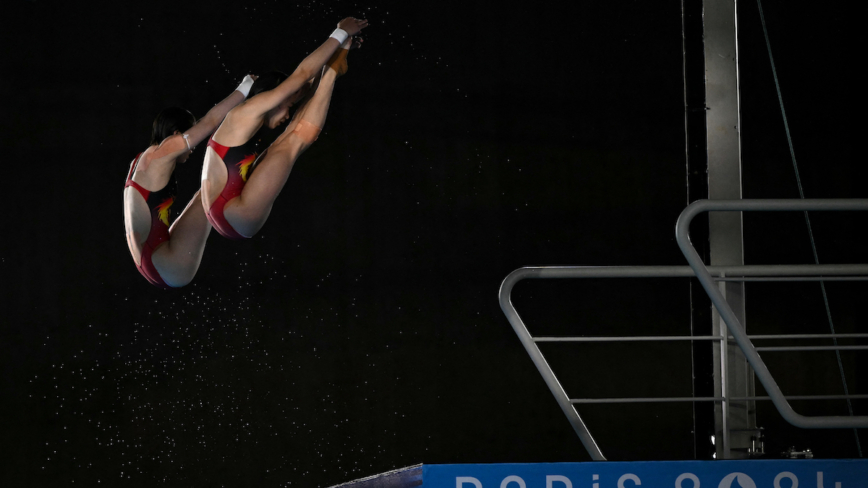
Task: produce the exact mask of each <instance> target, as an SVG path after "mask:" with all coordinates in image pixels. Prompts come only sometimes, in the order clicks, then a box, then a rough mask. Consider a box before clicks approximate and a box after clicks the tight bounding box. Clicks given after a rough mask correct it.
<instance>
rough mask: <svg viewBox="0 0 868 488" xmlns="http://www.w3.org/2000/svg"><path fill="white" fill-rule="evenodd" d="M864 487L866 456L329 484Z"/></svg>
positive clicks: (537, 468) (574, 467) (471, 468)
mask: <svg viewBox="0 0 868 488" xmlns="http://www.w3.org/2000/svg"><path fill="white" fill-rule="evenodd" d="M417 486H421V487H424V488H633V487H636V486H641V487H643V488H664V487H665V488H700V487H702V488H798V487H802V488H814V487H817V488H868V460H864V459H852V460H851V459H828V460H823V459H779V460H775V459H770V460H733V461H637V462H584V463H537V464H418V465H415V466H409V467H406V468H402V469H397V470H394V471H389V472H387V473H383V474H380V475H375V476H370V477H367V478H363V479H359V480H356V481H350V482H348V483H344V484H341V485H336V486H334V487H332V488H411V487H417Z"/></svg>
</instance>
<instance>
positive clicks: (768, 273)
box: [499, 200, 868, 461]
mask: <svg viewBox="0 0 868 488" xmlns="http://www.w3.org/2000/svg"><path fill="white" fill-rule="evenodd" d="M718 210H722V211H756V210H765V211H783V210H793V211H806V210H862V211H864V210H868V200H700V201H698V202H695V203H693V204H691V205H690V206H688V207H687V208H686V209H685V210H684V212H682V214H681V216H680V217H679V219H678V224H677V226H676V234H677V239H678V243H679V246H681V249H682V252H684V254H685V256H686V257H687V259H688V262H689V263H690V266H613V267H592V266H563V267H525V268H519V269H517V270H515V271H513V272H512V273H510V274H509V275H508V276H507V277H506V278H505V279H504V280H503V283H502V284H501V287H500V295H499V299H500V306H501V309H502V310H503V312H504V314H505V315H506V318H507V320H509V323H510V325H512V328H513V330H514V331H515V333H516V334H517V335H518V337H519V339H520V340H521V343H522V345H523V346H524V348H525V350H526V351H527V352H528V355H529V356H530V357H531V360H532V361H533V362H534V364H535V366H536V367H537V370H538V371H539V372H540V375H542V377H543V379H544V380H545V382H546V385H548V387H549V390H550V391H551V392H552V394H553V395H554V397H555V399H556V400H557V402H558V404H559V405H560V407H561V409H562V410H563V412H564V414H565V415H566V416H567V419H568V420H569V422H570V424H571V425H572V426H573V429H574V430H575V431H576V434H578V436H579V439H580V440H581V442H582V444H583V445H584V446H585V449H586V450H587V451H588V453H589V454H590V456H591V458H592V459H594V460H598V461H603V460H605V459H606V458H605V456H604V455H603V453H602V451H601V450H600V448H599V446H598V445H597V443H596V441H595V440H594V438H593V436H592V435H591V433H590V431H589V430H588V427H587V425H585V423H584V421H583V420H582V418H581V416H580V415H579V413H578V411H577V410H576V408H575V406H574V405H576V404H587V403H639V402H676V401H693V402H696V401H712V402H715V403H716V404H724V405H725V404H728V403H736V402H739V403H746V402H753V401H756V400H771V401H772V402H773V403H774V405H775V406H776V407H777V408H778V410H779V411H780V412H781V415H782V416H783V417H784V418H785V419H786V420H787V421H789V422H790V423H792V424H793V425H796V426H799V427H806V428H842V427H854V428H856V427H868V417H805V416H802V415H799V414H797V413H796V412H794V411H793V410H792V408H791V407H790V406H789V403H788V401H787V400H788V399H793V400H795V399H799V400H805V399H817V400H820V399H839V398H840V399H845V398H850V399H856V398H868V395H817V396H791V397H785V396H784V395H783V394H782V393H781V391H780V388H778V386H777V383H776V382H775V381H774V378H772V376H771V374H770V373H769V372H768V369H767V368H766V367H765V364H764V363H763V362H762V359H760V357H759V355H758V353H757V351H759V350H766V351H770V352H771V351H786V350H806V349H813V350H818V349H819V348H822V349H823V350H825V349H859V350H864V349H868V347H866V346H832V347H829V346H806V347H795V346H791V347H783V348H756V347H754V345H753V343H752V342H751V339H755V340H763V339H818V338H828V337H833V336H837V337H843V336H846V337H851V338H855V337H858V338H868V334H846V335H842V334H790V335H757V336H749V335H747V334H746V333H745V332H744V329H743V328H742V327H741V324H740V323H739V322H738V317H737V316H736V314H735V313H734V312H733V310H732V308H731V307H730V305H729V304H728V303H727V301H726V299H725V298H724V296H723V293H722V292H721V291H720V289H719V284H720V283H730V282H744V281H751V280H754V279H762V280H774V281H803V280H812V281H813V280H822V281H834V280H868V264H846V265H844V264H830V265H739V266H708V267H706V266H705V264H704V263H703V262H702V260H701V259H700V258H699V255H698V254H697V253H696V250H695V249H694V248H693V246H692V245H691V244H690V239H689V234H688V229H689V225H690V221H691V220H693V218H694V217H695V216H696V215H697V214H699V213H702V212H708V211H718ZM693 276H696V277H697V278H699V280H700V282H701V284H702V286H703V288H704V289H705V290H706V292H707V293H708V294H709V297H710V298H711V300H712V303H714V306H715V308H717V310H718V311H719V312H720V315H721V317H722V318H723V320H724V322H725V324H726V326H727V328H728V329H729V330H730V334H731V335H730V334H727V335H724V336H719V335H711V336H662V337H661V336H633V337H533V336H532V335H531V334H530V332H529V331H528V330H527V327H526V326H525V324H524V322H523V321H522V319H521V317H520V316H519V315H518V312H517V311H516V309H515V307H514V306H513V304H512V301H511V298H510V297H511V293H512V289H513V287H514V286H515V285H516V283H518V282H519V281H521V280H524V279H529V278H531V279H554V278H557V279H564V278H667V277H673V278H674V277H693ZM731 339H732V340H734V341H735V344H736V347H738V348H739V349H740V351H742V352H743V354H744V355H745V357H746V358H747V360H748V361H749V362H750V365H751V366H752V367H753V368H754V369H756V374H757V377H758V378H759V379H760V382H761V383H762V384H763V386H764V387H765V388H766V390H767V391H768V392H769V396H762V397H758V396H756V395H754V394H750V395H744V394H741V393H738V392H732V391H731V390H729V389H728V388H726V387H725V385H726V384H727V383H725V382H723V383H722V385H724V387H722V389H721V390H720V394H719V396H714V397H701V398H696V397H686V398H684V397H678V398H601V399H571V398H570V397H569V396H568V395H567V393H566V392H565V391H564V389H563V387H562V386H561V384H560V382H559V381H558V379H557V377H556V376H555V374H554V372H552V369H551V367H550V366H549V365H548V362H547V361H546V360H545V358H544V357H543V355H542V353H541V352H540V350H539V347H538V346H537V343H538V342H603V341H606V342H637V341H713V342H718V343H721V344H724V343H729V342H730V340H731ZM719 368H720V370H722V371H726V369H727V364H726V363H723V362H722V363H721V364H720V365H719ZM726 442H729V439H728V438H727V437H724V438H722V443H726ZM730 448H731V446H729V445H727V446H724V451H725V452H728V451H730Z"/></svg>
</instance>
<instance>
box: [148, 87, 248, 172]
mask: <svg viewBox="0 0 868 488" xmlns="http://www.w3.org/2000/svg"><path fill="white" fill-rule="evenodd" d="M256 78H257V76H254V75H247V76H245V77H244V80H242V81H241V84H240V85H238V88H236V89H235V91H233V92H232V93H231V94H230V95H229V96H228V97H226V98H224V99H223V100H222V101H221V102H220V103H218V104H217V105H214V106H213V107H212V108H211V110H209V111H208V113H207V114H205V116H204V117H202V118H201V119H199V121H198V122H196V124H194V125H193V127H190V128H189V129H188V130H187V131H186V132H185V133H184V134H176V135H173V136H169V137H167V138H166V139H165V140H163V142H161V143H160V146H159V147H158V148H157V150H156V151H154V152H153V154H151V156H150V159H151V160H154V159H160V158H166V157H168V158H169V159H175V158H178V157H180V156H181V155H183V154H184V153H186V152H189V151H192V150H193V149H195V148H196V146H198V145H199V143H200V142H202V141H204V140H205V139H207V138H208V136H210V135H211V133H212V132H214V131H215V130H216V129H217V126H219V125H220V123H221V122H223V118H225V117H226V114H228V113H229V111H230V110H232V109H233V108H235V106H236V105H238V104H239V103H241V102H243V101H244V99H245V98H246V97H247V93H248V92H250V87H251V86H252V85H253V82H254V81H255V80H256Z"/></svg>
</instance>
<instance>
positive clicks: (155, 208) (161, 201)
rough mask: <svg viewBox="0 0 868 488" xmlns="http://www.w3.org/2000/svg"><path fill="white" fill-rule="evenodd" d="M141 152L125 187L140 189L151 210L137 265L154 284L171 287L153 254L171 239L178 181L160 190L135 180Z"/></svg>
mask: <svg viewBox="0 0 868 488" xmlns="http://www.w3.org/2000/svg"><path fill="white" fill-rule="evenodd" d="M141 156H142V155H141V153H140V154H139V155H138V156H136V159H134V160H133V163H132V165H131V166H130V174H128V175H127V183H126V184H125V185H124V188H126V187H128V186H131V187H133V188H135V189H136V190H138V191H139V193H140V194H141V195H142V197H143V198H144V199H145V203H147V204H148V209H149V210H150V212H151V231H150V232H148V238H147V240H145V243H144V244H143V245H142V256H141V258H140V259H139V264H137V265H136V268H138V270H139V273H142V276H144V277H145V279H147V280H148V281H149V282H150V283H151V284H152V285H154V286H158V287H160V288H171V287H170V286H169V285H167V284H166V282H165V281H163V278H162V277H160V273H159V272H158V271H157V268H155V267H154V263H153V262H152V261H151V254H153V253H154V250H155V249H157V246H159V245H160V244H162V243H164V242H166V241H168V240H169V218H170V213H169V210H170V209H171V207H172V204H173V203H174V202H175V194H176V190H177V182H176V180H175V179H174V178H172V179H170V180H169V183H168V184H167V185H166V186H165V187H164V188H163V189H162V190H159V191H148V190H145V189H144V188H142V187H141V185H139V184H138V183H136V182H135V181H133V174H134V173H135V172H136V166H138V164H139V158H140V157H141Z"/></svg>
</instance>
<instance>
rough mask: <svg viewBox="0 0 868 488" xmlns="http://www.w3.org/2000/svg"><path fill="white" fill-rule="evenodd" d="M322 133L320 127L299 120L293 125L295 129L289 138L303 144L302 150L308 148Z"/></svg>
mask: <svg viewBox="0 0 868 488" xmlns="http://www.w3.org/2000/svg"><path fill="white" fill-rule="evenodd" d="M320 132H322V127H318V126H316V125H314V124H312V123H310V122H308V121H307V120H305V119H301V120H299V121H298V123H297V124H295V128H294V129H293V130H292V134H290V136H295V137H298V138H299V139H300V140H301V142H302V143H303V144H304V146H303V147H304V148H307V146H310V145H311V144H313V143H314V142H316V140H317V139H318V138H319V134H320Z"/></svg>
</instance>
